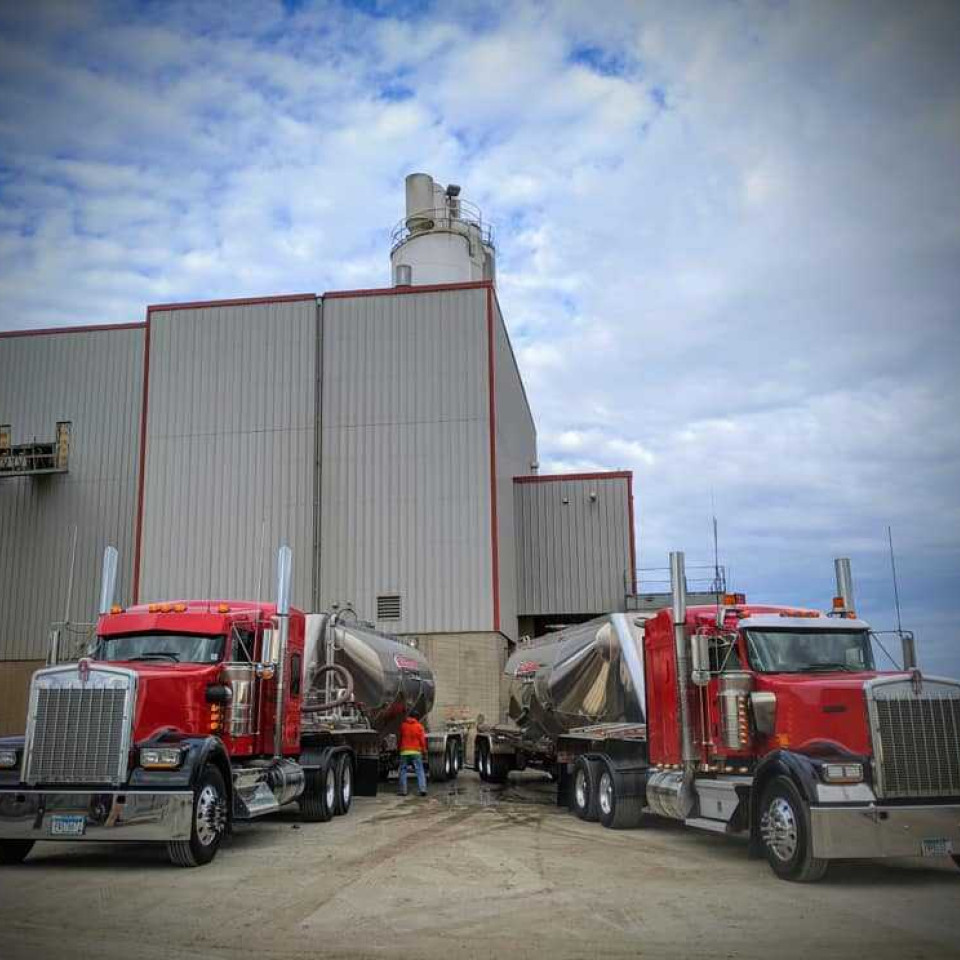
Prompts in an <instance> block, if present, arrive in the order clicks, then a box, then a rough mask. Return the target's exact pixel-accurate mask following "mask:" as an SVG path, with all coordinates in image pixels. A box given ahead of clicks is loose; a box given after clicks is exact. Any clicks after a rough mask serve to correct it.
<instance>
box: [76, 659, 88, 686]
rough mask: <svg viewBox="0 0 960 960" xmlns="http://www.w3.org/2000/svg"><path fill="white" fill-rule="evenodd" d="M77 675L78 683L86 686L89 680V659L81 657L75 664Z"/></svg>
mask: <svg viewBox="0 0 960 960" xmlns="http://www.w3.org/2000/svg"><path fill="white" fill-rule="evenodd" d="M77 673H78V674H79V676H80V682H81V683H82V684H83V685H84V686H86V684H87V681H88V680H89V679H90V658H89V657H81V658H80V660H79V661H78V662H77Z"/></svg>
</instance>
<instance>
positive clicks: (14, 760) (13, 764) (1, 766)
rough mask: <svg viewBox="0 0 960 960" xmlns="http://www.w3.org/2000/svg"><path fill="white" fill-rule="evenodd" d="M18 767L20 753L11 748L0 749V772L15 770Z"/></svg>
mask: <svg viewBox="0 0 960 960" xmlns="http://www.w3.org/2000/svg"><path fill="white" fill-rule="evenodd" d="M19 766H20V751H19V750H16V749H15V748H13V747H2V748H0V770H16V769H17V767H19Z"/></svg>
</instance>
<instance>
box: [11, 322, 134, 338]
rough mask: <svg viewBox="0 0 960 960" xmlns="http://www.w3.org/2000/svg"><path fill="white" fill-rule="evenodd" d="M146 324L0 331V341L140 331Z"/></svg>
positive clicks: (89, 325) (87, 325) (88, 325)
mask: <svg viewBox="0 0 960 960" xmlns="http://www.w3.org/2000/svg"><path fill="white" fill-rule="evenodd" d="M145 327H146V324H145V323H144V322H143V321H142V320H141V321H138V322H137V323H99V324H84V325H81V326H75V327H37V328H36V329H35V330H0V339H4V340H6V339H13V338H14V337H47V336H50V335H51V334H57V333H101V332H105V331H110V330H142V329H144V328H145Z"/></svg>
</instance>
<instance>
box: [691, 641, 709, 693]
mask: <svg viewBox="0 0 960 960" xmlns="http://www.w3.org/2000/svg"><path fill="white" fill-rule="evenodd" d="M690 659H691V662H692V667H693V669H692V670H691V671H690V679H691V680H692V681H693V682H694V683H695V684H696V685H697V686H698V687H705V686H706V685H707V684H708V683H709V682H710V638H709V637H708V636H707V635H706V634H705V633H695V634H694V635H693V636H692V637H691V638H690Z"/></svg>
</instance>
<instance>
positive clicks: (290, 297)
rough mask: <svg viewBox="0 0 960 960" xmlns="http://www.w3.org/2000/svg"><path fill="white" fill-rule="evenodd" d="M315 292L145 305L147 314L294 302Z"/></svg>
mask: <svg viewBox="0 0 960 960" xmlns="http://www.w3.org/2000/svg"><path fill="white" fill-rule="evenodd" d="M316 299H317V295H316V294H315V293H288V294H283V295H280V296H275V297H240V298H239V299H236V300H194V301H191V302H187V303H154V304H152V305H151V306H149V307H147V316H148V317H149V316H150V314H151V313H162V312H164V311H165V310H198V309H200V308H201V307H247V306H251V305H256V304H258V303H294V302H296V301H299V300H316Z"/></svg>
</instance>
